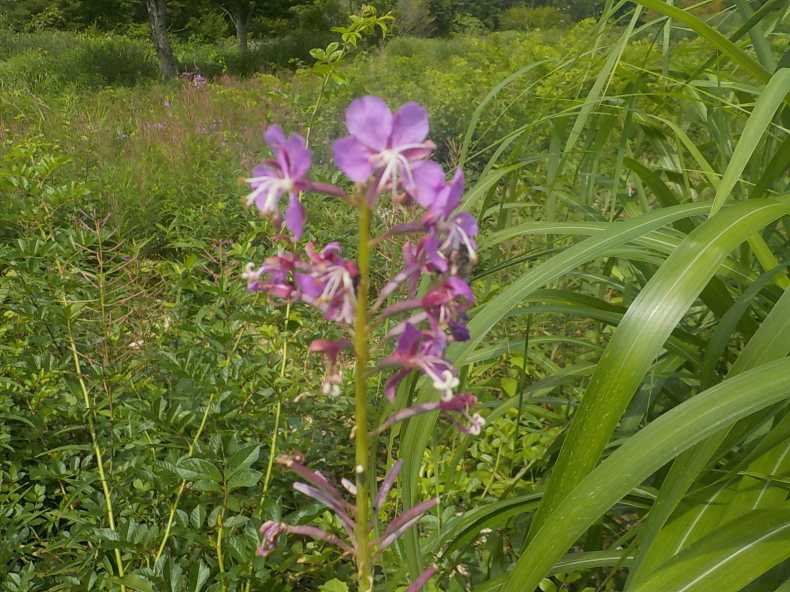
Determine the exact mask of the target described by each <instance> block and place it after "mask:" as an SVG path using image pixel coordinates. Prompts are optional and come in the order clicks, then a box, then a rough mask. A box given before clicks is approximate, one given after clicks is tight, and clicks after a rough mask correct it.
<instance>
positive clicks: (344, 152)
mask: <svg viewBox="0 0 790 592" xmlns="http://www.w3.org/2000/svg"><path fill="white" fill-rule="evenodd" d="M332 149H333V150H334V151H335V158H334V160H333V162H334V163H335V165H336V166H337V168H339V169H340V170H341V171H343V172H344V173H345V174H346V176H348V178H349V179H351V180H352V181H354V182H355V183H361V182H362V181H367V180H368V178H369V177H370V176H371V175H372V174H373V165H372V164H370V156H371V151H370V149H368V148H367V147H366V146H365V145H364V144H362V142H360V141H359V140H357V139H356V138H355V137H353V136H346V137H345V138H340V139H339V140H337V141H336V142H335V143H334V144H332Z"/></svg>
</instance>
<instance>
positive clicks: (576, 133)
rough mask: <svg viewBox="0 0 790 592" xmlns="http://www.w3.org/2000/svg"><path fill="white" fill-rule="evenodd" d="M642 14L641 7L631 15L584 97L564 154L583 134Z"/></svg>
mask: <svg viewBox="0 0 790 592" xmlns="http://www.w3.org/2000/svg"><path fill="white" fill-rule="evenodd" d="M640 14H641V8H638V9H637V10H635V11H634V14H633V16H632V17H631V22H630V23H629V24H628V26H627V27H626V29H625V31H623V34H622V36H621V37H620V40H619V41H618V43H617V45H615V46H614V48H613V49H612V51H611V52H610V53H609V57H608V58H607V59H606V63H605V64H604V67H603V68H602V69H601V72H600V73H599V74H598V77H597V78H596V79H595V83H594V84H593V86H592V88H591V89H590V92H589V93H588V94H587V97H586V98H585V99H584V103H583V104H582V107H581V109H580V110H579V115H578V117H577V118H576V121H574V122H573V127H572V128H571V131H570V134H569V135H568V139H567V140H566V141H565V148H564V149H563V151H562V152H563V154H569V153H571V152H572V151H573V148H574V147H575V146H576V142H577V141H578V139H579V137H580V136H581V133H582V130H583V129H584V126H585V125H586V124H587V120H588V119H589V117H590V114H591V113H592V110H593V108H594V107H595V105H596V104H598V102H599V101H600V100H601V95H602V94H603V93H604V92H606V86H607V84H608V82H609V80H610V79H611V75H612V72H613V71H614V69H615V67H616V66H617V64H618V63H619V62H620V58H621V57H622V55H623V51H625V47H626V45H627V43H628V40H629V39H630V38H631V34H632V33H633V31H634V27H635V26H636V23H637V21H638V20H639V15H640Z"/></svg>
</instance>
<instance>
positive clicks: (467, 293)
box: [422, 276, 475, 341]
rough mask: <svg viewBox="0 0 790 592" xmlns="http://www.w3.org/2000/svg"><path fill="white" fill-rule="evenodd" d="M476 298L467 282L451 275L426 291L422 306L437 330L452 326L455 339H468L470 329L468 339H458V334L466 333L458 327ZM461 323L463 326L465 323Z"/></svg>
mask: <svg viewBox="0 0 790 592" xmlns="http://www.w3.org/2000/svg"><path fill="white" fill-rule="evenodd" d="M474 299H475V297H474V295H473V294H472V290H471V288H470V287H469V286H468V285H467V283H466V282H464V281H463V280H461V279H459V278H457V277H453V276H450V277H447V278H445V279H444V281H442V283H440V284H438V285H436V286H434V287H433V288H431V289H429V290H428V291H427V292H426V293H425V296H423V298H422V306H423V308H424V309H425V312H426V313H427V314H428V321H429V322H430V323H431V326H432V327H433V328H434V330H435V331H438V330H444V329H447V328H450V329H451V333H452V335H453V338H454V339H456V340H457V341H466V339H469V335H468V331H467V332H466V339H457V337H458V336H463V335H464V332H463V330H462V329H461V327H458V320H459V319H460V320H466V311H467V310H468V309H469V306H470V305H471V304H472V303H473V302H474ZM461 325H462V326H463V323H461Z"/></svg>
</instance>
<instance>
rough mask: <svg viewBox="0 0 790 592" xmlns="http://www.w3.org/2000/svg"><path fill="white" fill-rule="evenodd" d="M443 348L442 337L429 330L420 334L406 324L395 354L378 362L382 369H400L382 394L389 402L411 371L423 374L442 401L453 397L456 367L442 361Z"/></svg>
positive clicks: (456, 380) (410, 325) (443, 340)
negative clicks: (394, 367)
mask: <svg viewBox="0 0 790 592" xmlns="http://www.w3.org/2000/svg"><path fill="white" fill-rule="evenodd" d="M445 345H446V339H445V336H444V335H443V334H441V333H434V332H431V331H420V330H419V329H417V328H416V327H415V326H414V325H412V324H411V323H409V322H406V323H405V326H404V328H403V332H402V333H401V335H400V337H399V338H398V346H397V348H396V349H395V351H394V352H392V354H391V355H390V356H389V357H388V358H385V359H384V360H382V361H381V365H382V366H400V367H401V368H402V369H401V370H400V371H399V372H397V373H396V374H395V375H394V376H392V377H391V378H390V379H389V380H388V381H387V384H386V385H385V386H384V394H386V395H387V398H388V399H389V400H390V401H392V400H394V399H395V390H396V389H397V388H398V384H400V382H401V381H402V380H403V379H404V378H406V376H408V374H409V372H411V371H412V370H419V371H420V372H422V373H423V374H425V375H426V376H427V377H428V378H429V379H430V380H431V383H432V385H433V388H435V389H436V390H438V391H439V392H440V393H441V398H442V400H448V399H450V398H451V397H452V396H453V390H454V389H455V387H457V386H458V384H459V381H458V378H457V377H456V370H455V367H454V366H453V365H452V364H451V363H450V362H449V361H447V360H446V359H445V358H444V348H445Z"/></svg>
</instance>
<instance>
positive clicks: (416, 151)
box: [244, 96, 484, 592]
mask: <svg viewBox="0 0 790 592" xmlns="http://www.w3.org/2000/svg"><path fill="white" fill-rule="evenodd" d="M346 123H347V126H348V131H349V135H348V136H346V137H344V138H341V139H339V140H337V141H336V142H334V144H333V150H334V163H335V165H336V166H337V167H338V168H339V169H340V170H341V171H342V172H343V173H344V174H345V175H346V176H347V177H348V178H349V179H350V180H351V181H352V182H353V183H354V190H353V192H352V194H351V195H349V194H348V193H346V192H345V191H344V190H343V189H342V188H340V187H337V186H334V185H329V184H326V183H320V182H316V181H313V180H311V179H310V177H309V176H308V170H309V168H310V165H311V154H310V151H309V150H308V149H307V147H306V145H305V141H304V139H303V138H302V137H301V136H298V135H296V134H294V135H290V136H288V137H286V136H285V134H284V133H283V130H282V129H281V128H280V127H279V126H276V125H275V126H272V127H270V128H269V129H268V130H267V131H266V133H265V140H266V142H267V144H268V145H269V147H270V148H271V150H272V153H273V155H274V158H273V159H271V160H268V161H266V162H265V163H264V164H262V165H260V166H258V167H256V168H255V169H254V170H253V176H252V177H251V178H250V179H247V182H248V183H250V185H251V187H252V192H251V193H250V194H249V196H248V197H247V205H248V206H252V205H254V206H255V207H256V208H257V209H258V210H259V211H260V212H261V214H263V215H264V216H267V217H269V218H271V219H272V220H273V221H274V223H275V224H277V225H278V226H284V227H285V230H286V231H287V234H283V235H280V236H281V238H282V239H283V240H284V241H285V244H286V245H287V249H284V250H283V251H282V252H281V253H279V254H277V255H274V256H272V257H270V258H268V259H267V260H266V261H265V262H264V263H263V264H262V265H260V266H255V265H253V264H252V263H250V264H248V266H247V271H246V273H245V274H244V277H245V278H246V279H247V281H248V287H249V290H250V291H255V292H266V293H268V294H270V295H271V296H272V297H273V298H274V300H275V301H277V302H281V303H294V302H297V301H300V302H304V303H306V304H308V305H312V306H314V307H316V308H318V309H319V310H321V311H322V313H323V317H324V319H326V320H327V321H330V322H333V323H335V324H336V325H337V326H339V327H340V329H341V330H342V332H344V333H345V334H346V335H347V338H344V339H337V340H325V339H319V340H316V341H314V342H313V343H312V344H311V345H310V351H312V352H315V353H319V354H322V355H323V356H324V357H325V362H326V369H327V371H326V374H325V377H324V381H323V386H322V390H323V392H324V393H325V394H327V395H335V396H338V395H340V394H341V392H342V388H341V386H342V376H341V374H340V372H339V369H338V364H337V359H338V355H339V354H340V352H341V351H343V350H347V349H348V350H352V351H353V354H354V356H355V358H356V366H355V372H354V387H355V388H354V392H355V423H354V426H355V427H354V429H353V432H352V437H353V439H354V441H355V449H356V450H355V468H354V473H355V477H356V479H355V482H351V481H349V480H347V479H343V480H342V488H343V489H344V490H345V491H346V492H347V493H348V494H349V495H350V496H352V497H353V498H354V503H351V502H349V501H348V500H347V499H346V498H345V497H344V494H342V493H341V491H340V489H339V488H338V487H336V486H334V485H333V484H332V483H330V482H329V481H328V480H327V479H326V478H325V477H324V476H323V475H322V474H321V473H320V472H318V471H313V470H311V469H309V468H308V467H307V465H306V460H305V458H304V456H303V455H302V454H301V453H298V452H297V453H290V454H288V455H283V456H280V457H279V458H278V459H277V460H278V462H279V463H280V464H282V465H284V466H286V467H288V468H289V469H291V470H292V471H294V472H295V473H296V474H297V475H298V476H299V477H301V478H302V479H303V480H302V481H297V482H295V483H294V489H296V490H297V491H299V492H301V493H303V494H305V495H307V496H310V497H312V498H313V499H315V500H317V501H318V502H320V503H321V504H323V505H325V506H326V507H327V508H329V509H330V510H331V511H332V512H334V514H335V515H336V516H337V519H338V521H339V524H340V525H341V526H342V530H343V531H344V532H343V533H342V535H337V534H333V533H329V532H326V531H324V530H321V529H319V528H316V527H312V526H296V525H289V524H286V523H283V522H273V521H268V522H265V523H264V524H263V525H262V526H261V529H260V533H261V536H262V542H261V544H260V546H259V547H258V553H259V554H260V555H267V554H268V553H270V552H271V551H272V549H273V548H274V547H275V546H276V544H277V541H278V539H279V537H280V536H281V535H283V534H284V533H291V534H300V535H307V536H311V537H314V538H317V539H320V540H323V541H326V542H328V543H332V544H334V545H336V546H338V547H339V548H340V549H341V550H342V551H344V552H345V553H348V554H349V555H352V556H353V557H354V559H355V561H356V565H357V573H358V581H359V590H360V592H367V591H370V590H372V589H373V585H374V582H373V565H372V564H373V562H374V561H376V560H378V559H379V557H380V556H381V554H382V552H383V551H384V550H385V549H386V548H387V547H388V546H389V545H391V544H392V543H393V542H394V541H395V540H396V539H397V538H398V537H399V536H401V535H402V534H403V533H404V532H406V531H407V530H408V529H409V528H410V527H411V526H413V525H414V524H416V523H417V522H418V521H419V520H420V518H421V517H422V516H423V514H424V513H425V512H426V511H428V510H429V509H431V508H432V507H434V506H435V505H436V504H437V503H438V499H436V498H434V499H429V500H427V501H424V502H422V503H419V504H417V505H416V506H414V507H413V508H410V509H408V510H406V511H405V512H403V513H402V514H401V515H399V516H397V517H396V518H394V519H393V520H392V521H391V522H389V524H388V525H386V526H385V527H384V526H382V528H381V529H380V532H381V534H380V535H378V536H374V535H373V534H372V533H373V526H374V522H375V520H376V519H377V516H378V514H379V511H380V510H381V508H382V505H383V503H384V501H385V500H386V498H387V495H388V494H389V492H390V491H391V490H392V488H393V486H394V484H395V480H396V478H397V475H398V472H399V471H400V469H401V466H402V463H403V461H402V460H399V461H398V462H396V463H395V465H394V466H393V467H392V469H391V470H390V471H389V472H388V473H387V474H386V475H385V476H384V477H383V481H382V482H381V486H380V487H379V489H378V492H377V495H376V498H375V499H374V500H372V503H371V499H370V492H371V483H370V476H369V475H368V470H369V469H368V467H369V466H370V459H371V450H370V443H369V436H372V435H375V434H378V433H380V432H382V431H384V430H386V429H388V428H389V427H391V426H392V425H393V424H395V423H397V422H399V421H402V420H404V419H406V418H408V417H412V416H414V415H417V414H420V413H426V412H430V411H438V412H440V414H441V415H442V416H443V417H445V418H447V419H448V420H449V421H451V422H452V423H453V424H454V425H455V426H456V427H457V428H458V429H459V430H461V431H462V432H464V433H467V434H479V433H480V430H481V428H482V426H483V423H484V421H483V418H482V417H481V416H480V415H478V414H476V413H472V409H473V407H474V406H475V404H476V402H477V400H476V397H475V396H474V395H472V394H470V393H459V392H456V390H457V388H458V386H459V380H458V376H457V375H458V372H457V370H456V368H455V366H454V365H453V364H452V362H450V361H449V360H448V359H447V358H446V357H445V350H446V347H447V345H448V344H449V343H450V342H453V341H464V340H467V339H469V331H468V330H467V327H466V319H467V316H466V311H467V310H468V308H469V306H471V304H472V303H473V300H474V297H473V295H472V290H471V289H470V287H469V284H468V280H467V274H468V271H469V268H470V266H471V265H473V264H474V262H475V261H476V258H477V256H476V244H475V241H474V237H475V235H476V234H477V225H476V223H475V220H474V218H473V217H472V216H471V215H470V214H469V213H467V212H461V211H458V208H459V205H460V202H461V195H462V193H463V184H464V177H463V173H462V172H461V171H460V170H458V171H456V172H455V174H454V175H453V177H452V179H451V180H450V182H449V183H448V182H446V177H445V173H444V170H443V169H442V167H441V166H439V165H438V164H437V163H435V162H432V161H431V160H429V157H430V155H431V153H432V151H433V149H434V148H435V144H434V143H433V142H431V141H430V140H428V139H427V137H428V131H429V129H428V115H427V111H426V110H425V109H424V108H423V107H421V106H420V105H417V104H416V103H406V104H405V105H403V106H402V107H401V108H400V109H399V110H398V111H396V112H395V113H392V112H391V111H390V109H389V108H388V107H387V105H386V104H385V103H384V101H383V100H382V99H380V98H378V97H374V96H366V97H362V98H360V99H357V100H355V101H354V102H352V103H351V105H350V106H349V108H348V110H347V111H346ZM310 192H316V193H323V194H327V195H331V196H335V197H337V198H339V199H340V200H342V201H343V202H345V203H346V204H348V205H349V206H350V207H353V208H355V209H356V210H357V215H358V220H359V242H358V260H357V261H356V262H353V261H349V260H346V259H345V258H344V257H343V250H342V247H341V245H340V244H339V243H337V242H331V243H329V244H327V245H325V246H323V247H319V246H317V245H315V244H313V243H312V242H309V243H307V244H306V245H305V246H304V249H303V254H302V253H300V250H299V249H298V241H299V240H300V239H301V237H302V234H303V231H304V226H305V221H306V214H305V209H304V207H303V205H302V203H301V201H300V200H301V196H302V195H303V194H306V193H310ZM384 194H388V195H389V196H391V202H392V204H393V207H395V208H400V209H405V210H406V211H409V212H413V213H414V216H415V219H413V220H412V221H410V222H406V223H402V224H398V225H395V226H393V227H392V228H389V229H388V230H386V231H385V232H384V233H382V234H381V235H380V236H377V237H371V220H372V218H373V216H375V215H376V212H377V210H379V209H380V208H383V202H384V201H386V200H385V199H382V195H384ZM286 196H287V200H288V203H287V205H285V207H284V208H281V206H280V202H281V200H283V198H284V197H286ZM417 210H418V211H417ZM397 235H408V237H409V238H408V240H405V242H404V243H403V265H402V267H401V268H400V269H399V270H398V271H397V273H395V274H394V276H393V277H392V278H391V279H390V280H389V281H388V282H386V283H385V284H384V286H383V288H382V289H381V292H380V293H379V294H378V295H377V296H376V297H375V298H373V297H372V295H371V294H370V293H369V292H370V261H371V256H372V254H373V252H374V251H375V249H376V247H377V246H378V245H379V244H380V243H381V242H382V241H383V240H384V239H387V238H389V237H394V236H397ZM426 278H427V279H426ZM423 280H425V281H427V282H429V284H430V287H428V289H427V290H423V291H420V292H418V285H419V284H423V285H424V282H423ZM397 294H403V295H404V297H403V298H401V299H400V300H395V298H394V297H395V296H396V295H397ZM388 318H397V320H396V324H395V326H394V328H393V329H391V330H390V331H389V332H388V333H387V334H386V335H385V336H384V337H383V339H384V340H385V341H387V342H392V343H393V344H394V351H392V353H390V355H388V356H386V357H383V356H382V357H381V359H378V360H372V359H371V353H370V352H371V351H376V350H377V348H373V349H371V344H370V339H371V332H372V329H373V328H374V327H376V326H378V325H379V324H380V323H381V322H382V321H383V320H385V319H388ZM384 347H385V348H387V349H390V350H391V349H392V347H393V346H388V345H387V344H386V343H385V344H384ZM374 365H375V366H374ZM374 368H375V369H378V370H388V369H390V368H394V370H395V372H394V374H393V375H392V376H391V377H390V378H389V379H388V380H387V382H386V385H385V387H384V393H385V395H386V397H387V399H388V400H389V401H390V402H393V401H394V400H395V397H396V389H397V386H398V384H399V383H400V382H401V381H402V380H403V379H404V378H406V376H408V375H409V374H410V373H411V372H413V371H417V372H419V373H422V374H424V375H425V376H426V377H427V379H428V380H429V381H430V383H431V384H432V386H433V388H434V389H436V391H437V393H438V400H437V401H435V402H428V403H424V404H421V405H416V406H412V407H407V408H405V409H403V410H401V411H398V412H397V413H395V414H393V415H392V416H391V417H389V418H388V419H386V420H385V421H384V422H383V423H382V424H381V425H380V426H378V427H376V428H374V429H372V430H371V428H370V426H369V425H368V393H369V392H370V388H369V379H370V376H371V371H372V370H373V369H374ZM375 477H376V476H375V475H373V478H374V479H375ZM435 571H436V567H435V566H431V567H429V568H428V569H427V570H425V571H424V572H423V573H422V574H419V575H418V576H417V577H416V578H414V579H413V581H412V584H411V587H410V588H409V592H416V591H417V590H419V589H420V588H422V586H423V585H424V584H425V583H426V582H427V581H428V579H429V578H430V577H431V576H432V575H433V573H434V572H435ZM412 575H414V574H412Z"/></svg>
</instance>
